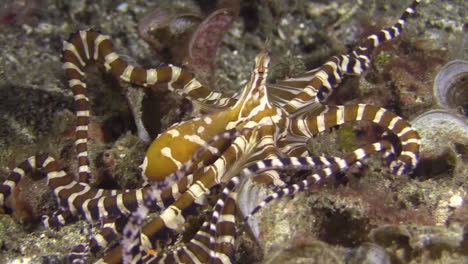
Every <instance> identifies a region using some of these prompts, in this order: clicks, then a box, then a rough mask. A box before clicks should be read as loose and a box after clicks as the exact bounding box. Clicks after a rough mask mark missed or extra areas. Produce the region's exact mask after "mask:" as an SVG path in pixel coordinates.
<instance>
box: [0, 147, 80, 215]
mask: <svg viewBox="0 0 468 264" xmlns="http://www.w3.org/2000/svg"><path fill="white" fill-rule="evenodd" d="M58 168H59V165H58V163H57V162H56V161H55V159H54V158H52V157H51V156H49V155H44V154H40V155H35V156H31V157H29V158H28V159H26V160H25V161H23V162H21V163H20V164H19V165H18V167H16V168H14V169H13V170H12V171H11V173H10V175H9V176H8V179H7V180H6V181H5V182H3V183H2V185H1V186H0V205H5V204H4V202H5V199H6V198H8V196H10V195H11V193H12V191H13V190H14V188H15V187H16V185H17V184H18V183H19V182H20V181H21V180H22V179H23V178H24V177H26V176H27V175H29V174H30V173H31V172H32V171H33V170H36V169H44V171H45V173H46V177H47V185H49V186H50V187H52V188H53V189H56V188H63V186H66V187H73V186H75V185H76V184H77V182H76V181H75V180H74V179H73V177H72V176H71V175H69V174H67V173H66V172H65V171H63V170H59V169H58ZM83 186H87V184H85V183H83ZM56 193H57V192H56ZM59 204H60V205H62V206H68V204H66V203H62V202H60V200H59ZM71 208H73V207H71Z"/></svg>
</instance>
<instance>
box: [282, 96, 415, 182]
mask: <svg viewBox="0 0 468 264" xmlns="http://www.w3.org/2000/svg"><path fill="white" fill-rule="evenodd" d="M360 120H364V121H370V122H373V123H375V124H377V125H379V126H381V127H384V128H387V129H388V130H389V131H391V132H392V133H393V134H395V135H396V136H397V137H398V139H399V142H400V143H401V152H400V153H399V155H398V158H397V160H395V161H393V162H392V163H391V164H390V168H391V170H392V172H393V173H395V174H397V175H402V174H404V173H407V172H409V171H410V170H412V169H413V168H415V167H416V165H417V163H418V158H419V147H420V145H421V142H420V139H419V135H418V134H417V132H416V131H415V130H414V129H413V128H412V127H411V126H410V124H409V123H408V122H406V121H405V120H403V119H402V118H401V117H399V116H397V115H395V114H393V113H392V112H390V111H388V110H386V109H384V108H380V107H376V106H371V105H365V104H359V105H350V106H338V107H337V108H333V110H331V111H328V112H326V113H324V114H321V115H318V116H316V115H306V116H305V117H304V118H302V119H298V120H291V124H290V126H289V132H290V133H289V134H290V135H292V136H294V137H296V136H297V137H304V136H308V137H311V136H314V135H317V134H318V133H320V132H323V131H325V130H326V129H328V128H330V127H333V126H336V125H342V124H344V123H346V122H351V121H360ZM281 147H282V150H283V151H285V152H288V151H289V149H288V146H287V145H283V146H281Z"/></svg>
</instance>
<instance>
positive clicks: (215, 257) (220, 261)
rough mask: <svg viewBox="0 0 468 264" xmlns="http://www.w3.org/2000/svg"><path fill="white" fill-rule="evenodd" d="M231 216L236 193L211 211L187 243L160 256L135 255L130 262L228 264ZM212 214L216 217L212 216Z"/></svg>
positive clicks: (232, 233)
mask: <svg viewBox="0 0 468 264" xmlns="http://www.w3.org/2000/svg"><path fill="white" fill-rule="evenodd" d="M235 212H236V193H234V192H231V193H230V194H228V195H227V197H226V198H223V205H222V206H221V207H220V208H217V209H214V211H213V217H212V219H210V220H209V221H205V222H204V223H203V225H202V226H201V228H200V229H199V230H198V232H197V233H196V234H195V236H194V237H193V238H192V239H191V240H190V241H189V242H186V243H183V244H182V245H180V246H178V247H177V248H175V249H172V250H171V251H169V252H165V253H163V254H158V255H151V254H147V255H146V256H142V255H141V258H140V255H138V254H137V256H135V258H134V259H133V261H135V260H139V259H141V262H142V263H160V264H163V263H164V264H172V263H214V264H228V263H231V262H232V258H233V257H234V241H235V235H236V228H235ZM215 214H217V215H216V216H215ZM213 219H216V220H217V221H215V222H216V223H215V224H213ZM213 225H214V227H213ZM213 230H214V231H213ZM140 252H141V250H140Z"/></svg>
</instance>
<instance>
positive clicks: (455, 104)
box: [434, 60, 468, 116]
mask: <svg viewBox="0 0 468 264" xmlns="http://www.w3.org/2000/svg"><path fill="white" fill-rule="evenodd" d="M434 96H435V98H436V100H437V102H438V104H439V105H441V106H442V107H444V108H446V109H455V110H456V111H458V112H460V113H462V114H464V115H465V116H466V115H467V114H468V62H467V61H464V60H453V61H450V62H449V63H447V64H445V65H444V66H443V67H442V68H441V69H440V71H439V73H438V74H437V76H436V78H435V80H434Z"/></svg>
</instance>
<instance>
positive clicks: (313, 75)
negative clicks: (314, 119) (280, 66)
mask: <svg viewBox="0 0 468 264" xmlns="http://www.w3.org/2000/svg"><path fill="white" fill-rule="evenodd" d="M419 2H420V0H414V1H413V2H412V3H411V5H410V6H409V7H407V8H406V10H405V12H404V13H403V15H402V16H401V17H400V19H399V20H398V22H397V23H396V24H394V25H393V26H392V27H389V28H385V29H382V30H381V31H380V32H378V33H376V34H373V35H370V36H369V37H367V39H366V41H365V42H364V43H363V44H362V45H361V46H359V47H358V48H357V49H355V50H354V51H352V52H351V53H350V54H346V55H340V56H334V57H332V58H331V59H330V60H329V61H327V62H326V63H325V64H324V65H323V66H322V67H320V68H319V69H318V70H312V71H310V77H309V78H307V76H302V77H298V78H290V79H289V80H287V81H284V82H282V84H281V85H280V86H279V87H284V86H287V85H288V82H289V83H291V86H292V87H293V89H292V92H291V93H294V94H295V96H294V98H293V99H292V100H291V101H289V102H288V103H287V104H286V105H285V106H284V110H285V111H286V112H287V113H290V114H297V113H301V112H304V111H308V110H310V108H311V107H312V106H313V105H315V104H317V103H323V102H324V101H326V99H327V98H328V97H329V96H330V95H331V94H332V92H333V89H334V88H336V87H337V86H338V84H339V83H340V82H341V80H342V78H343V77H344V76H345V75H349V74H352V75H360V74H362V72H363V71H365V70H366V69H367V68H368V67H369V65H370V62H371V58H370V56H371V53H372V51H373V50H374V49H375V48H376V47H378V46H379V45H380V44H382V43H383V42H385V41H388V40H391V39H393V38H396V37H398V36H399V35H400V33H401V31H402V29H403V26H404V24H405V23H406V20H407V19H408V17H409V16H410V15H411V14H413V13H414V11H415V8H416V6H417V5H418V4H419ZM298 85H304V86H303V87H304V88H303V91H301V92H299V93H297V86H298ZM283 90H284V89H283Z"/></svg>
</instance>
